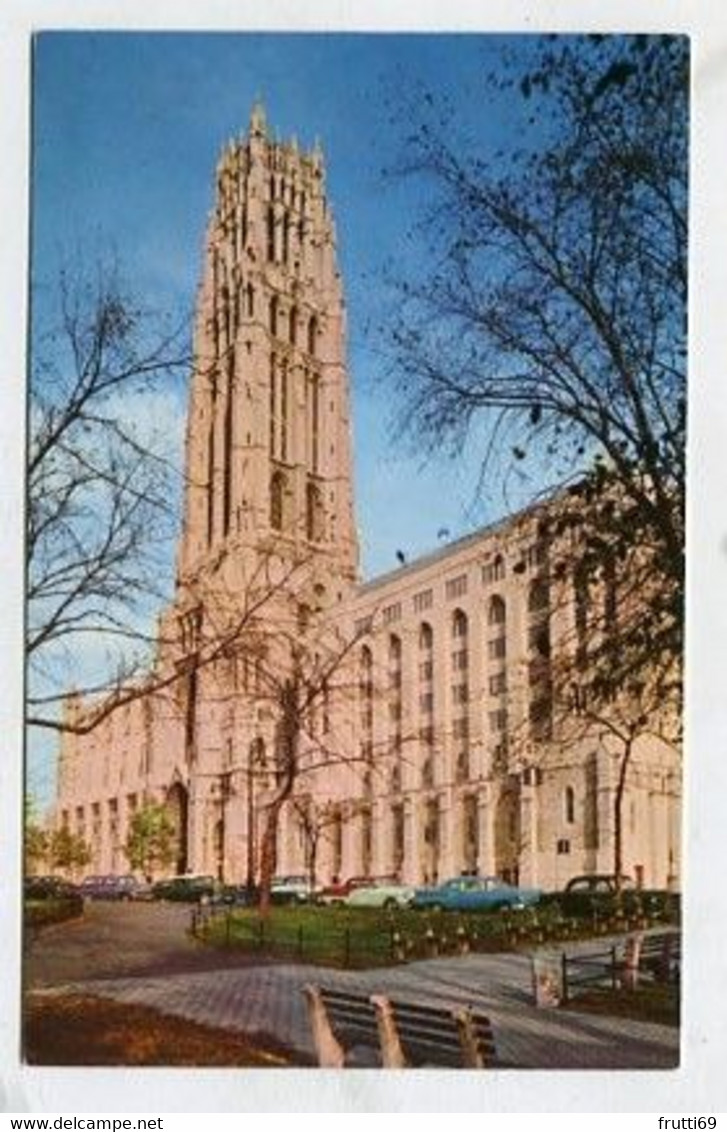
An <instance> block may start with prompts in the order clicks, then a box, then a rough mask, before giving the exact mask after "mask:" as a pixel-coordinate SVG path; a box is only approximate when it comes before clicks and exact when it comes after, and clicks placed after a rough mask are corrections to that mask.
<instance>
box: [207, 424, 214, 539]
mask: <svg viewBox="0 0 727 1132" xmlns="http://www.w3.org/2000/svg"><path fill="white" fill-rule="evenodd" d="M214 490H215V426H214V421H213V422H212V424H211V425H210V430H209V435H208V438H207V544H208V546H211V545H212V539H213V536H214V522H215V516H214Z"/></svg>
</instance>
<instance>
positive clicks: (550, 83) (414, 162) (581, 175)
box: [392, 36, 689, 684]
mask: <svg viewBox="0 0 727 1132" xmlns="http://www.w3.org/2000/svg"><path fill="white" fill-rule="evenodd" d="M688 64H689V58H688V44H687V41H686V39H685V38H684V37H676V36H631V37H617V36H611V37H604V36H600V37H560V38H559V37H549V38H545V39H543V40H541V41H539V42H538V44H537V46H536V48H535V49H534V54H531V55H530V56H529V57H528V62H527V64H526V65H524V66H523V65H522V64H521V63H518V62H517V61H516V62H514V63H512V64H511V65H510V66H509V67H505V68H504V69H498V70H497V72H496V73H495V74H493V75H491V76H490V81H489V84H488V85H487V86H486V92H489V94H490V95H491V96H492V97H494V98H497V97H501V95H502V90H503V88H504V90H505V91H506V92H507V93H508V94H509V95H510V99H511V102H510V106H511V109H512V107H514V106H516V105H517V101H518V99H519V100H520V110H521V118H522V121H519V120H518V121H519V126H521V127H522V133H521V132H520V130H519V129H517V140H516V142H515V143H514V144H513V145H511V146H510V147H509V148H506V149H505V151H502V150H499V151H498V150H496V149H495V147H494V146H493V147H492V149H491V150H488V149H486V148H484V147H483V145H482V144H481V143H479V144H478V142H477V141H475V142H472V141H471V139H470V141H469V145H467V143H466V142H462V144H461V145H460V144H459V139H458V138H457V125H456V123H453V122H452V120H451V118H447V119H445V120H443V121H440V122H437V121H436V118H434V117H433V114H430V115H429V116H428V117H427V118H426V119H424V120H422V119H421V117H420V120H419V121H418V122H416V123H415V128H414V130H413V131H412V130H411V123H408V126H409V136H408V140H407V143H406V149H405V152H404V153H403V156H402V159H401V163H400V167H399V170H398V172H399V173H400V174H403V175H407V176H410V177H416V178H420V179H426V181H427V184H428V185H429V186H430V188H431V187H432V186H433V189H434V204H433V206H432V208H431V210H430V211H429V212H428V213H427V216H426V218H425V219H426V226H425V227H424V229H423V230H424V231H425V233H426V238H427V239H428V241H429V244H428V247H427V251H428V253H429V254H428V262H429V263H430V264H431V265H432V266H431V270H430V271H429V272H427V273H425V275H424V277H423V278H418V279H416V280H414V281H410V280H407V279H399V280H398V282H397V297H398V302H397V303H395V304H393V307H394V309H395V311H396V316H395V319H396V321H395V325H394V326H393V329H392V345H393V353H394V360H395V366H396V373H397V375H398V378H399V383H400V389H401V393H402V397H403V401H402V404H403V411H402V426H403V428H404V429H405V430H406V431H407V432H408V433H409V435H411V436H412V437H413V438H414V440H415V443H416V444H417V445H419V446H422V445H424V446H425V448H428V449H434V448H436V449H441V448H442V447H446V446H450V448H451V449H452V450H453V451H454V452H457V451H459V450H460V448H461V443H462V441H463V439H464V438H465V437H466V436H469V435H474V436H475V437H478V438H480V439H481V440H482V443H483V467H484V469H485V470H486V471H487V473H488V476H489V478H490V480H492V477H493V475H495V476H496V475H497V474H498V472H499V473H501V475H502V476H505V475H507V473H508V470H509V469H510V468H511V467H512V466H513V465H514V466H515V467H519V468H523V467H526V466H528V464H529V463H530V464H532V466H533V473H534V474H535V475H537V476H538V478H539V480H540V481H541V484H542V487H543V488H546V487H549V488H554V487H559V486H562V485H563V483H570V484H571V485H572V492H573V495H572V500H573V507H572V508H571V514H570V516H568V517H567V519H568V521H569V522H571V523H572V524H574V525H578V526H580V528H581V529H582V530H583V532H584V535H585V537H584V543H583V551H584V553H585V554H586V555H588V556H589V557H590V558H591V559H599V560H600V562H601V568H603V563H604V562H605V561H606V558H607V556H609V555H615V556H616V558H617V559H621V558H623V557H624V556H625V555H627V554H628V551H629V548H630V547H631V546H632V545H633V544H634V543H638V544H639V545H640V547H641V551H642V553H641V557H640V560H639V563H638V566H639V571H640V575H641V577H642V578H644V579H651V583H652V584H649V585H648V586H647V587H645V592H648V595H649V596H648V600H644V601H642V603H641V607H640V610H639V613H638V616H634V618H633V619H632V622H631V626H630V629H631V631H630V635H629V636H628V637H627V635H626V633H625V632H624V633H623V634H622V638H621V646H622V648H621V652H620V653H619V654H617V655H616V658H615V659H616V660H617V661H618V664H614V665H613V666H612V670H611V682H612V683H613V684H615V683H618V682H623V681H627V680H628V679H629V678H630V676H631V675H632V674H633V673H634V672H635V671H637V670H638V669H639V668H648V667H650V666H651V665H652V664H653V663H654V662H655V660H656V661H657V663H661V662H662V661H663V662H664V663H666V664H667V665H668V664H671V663H673V662H674V661H675V660H676V659H678V658H680V657H681V651H682V640H683V578H684V488H685V478H684V476H685V424H686V319H687V312H686V296H687V154H688V149H687V128H688V96H689V76H688ZM496 88H499V89H496ZM431 104H432V100H431V98H430V99H422V100H421V101H420V103H419V106H418V108H417V109H416V111H415V113H417V114H418V115H420V116H421V115H422V114H423V113H424V112H425V111H426V109H427V107H431ZM513 114H514V111H513ZM515 117H516V115H515ZM528 119H529V121H528ZM529 128H530V132H528V129H529ZM430 199H431V198H430ZM421 262H422V261H421V259H418V260H417V267H419V265H420V264H421ZM496 457H499V459H500V463H499V465H498V461H497V459H496ZM503 461H504V462H503ZM565 518H566V517H565V516H564V519H565ZM655 578H656V579H658V580H659V584H658V586H655V585H654V584H653V580H654V579H655ZM622 663H623V670H622Z"/></svg>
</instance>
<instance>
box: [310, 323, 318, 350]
mask: <svg viewBox="0 0 727 1132" xmlns="http://www.w3.org/2000/svg"><path fill="white" fill-rule="evenodd" d="M317 335H318V319H317V318H316V316H315V315H311V317H310V319H309V320H308V353H309V354H310V355H311V357H312V358H314V357H315V355H316V337H317Z"/></svg>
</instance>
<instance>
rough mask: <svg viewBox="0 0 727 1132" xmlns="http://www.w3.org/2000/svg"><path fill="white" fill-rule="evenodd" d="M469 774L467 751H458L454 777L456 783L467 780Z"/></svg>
mask: <svg viewBox="0 0 727 1132" xmlns="http://www.w3.org/2000/svg"><path fill="white" fill-rule="evenodd" d="M469 776H470V759H469V751H460V752H459V754H458V755H457V765H456V768H455V777H456V780H457V782H458V783H462V782H467V780H468V779H469Z"/></svg>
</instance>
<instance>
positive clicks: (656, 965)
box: [619, 931, 681, 990]
mask: <svg viewBox="0 0 727 1132" xmlns="http://www.w3.org/2000/svg"><path fill="white" fill-rule="evenodd" d="M680 961H681V934H680V932H678V931H670V932H654V933H649V934H648V935H647V934H645V933H644V932H636V933H635V934H634V935H630V936H629V937H628V938H627V940H626V948H625V954H624V959H623V962H622V963H621V964H620V966H619V981H620V983H621V986H623V987H626V988H627V989H629V990H635V989H636V987H637V986H638V985H639V983H640V982H641V980H642V979H643V977H644V976H645V975H646V976H650V977H651V978H652V979H653V980H654V981H655V982H657V983H670V982H678V981H679V968H680Z"/></svg>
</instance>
